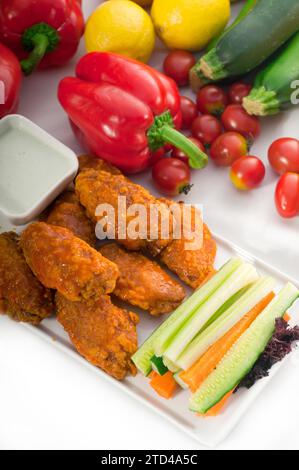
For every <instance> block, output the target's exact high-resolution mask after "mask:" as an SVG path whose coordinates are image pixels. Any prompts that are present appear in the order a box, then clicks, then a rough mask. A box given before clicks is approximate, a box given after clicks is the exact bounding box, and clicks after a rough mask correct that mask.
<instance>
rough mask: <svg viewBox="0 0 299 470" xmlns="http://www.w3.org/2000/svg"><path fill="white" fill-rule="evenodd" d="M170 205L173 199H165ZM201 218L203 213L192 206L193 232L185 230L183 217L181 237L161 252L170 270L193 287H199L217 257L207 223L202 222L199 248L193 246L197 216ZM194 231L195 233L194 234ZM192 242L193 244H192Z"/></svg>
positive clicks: (161, 256)
mask: <svg viewBox="0 0 299 470" xmlns="http://www.w3.org/2000/svg"><path fill="white" fill-rule="evenodd" d="M163 201H164V202H165V203H168V205H169V206H170V205H173V201H167V200H165V199H164V200H163ZM179 207H180V208H181V209H183V207H184V204H183V203H180V205H179ZM196 216H197V217H198V218H199V219H201V214H200V213H199V212H198V211H197V209H196V208H195V207H192V208H191V224H190V225H191V227H190V228H191V234H190V233H189V234H188V231H187V230H186V231H185V235H184V231H183V228H184V227H183V224H184V220H183V219H181V224H182V226H181V229H182V230H181V233H182V237H181V238H180V239H176V240H173V241H172V242H171V243H170V244H169V245H168V246H167V247H166V248H165V250H164V251H163V252H162V253H161V254H160V258H159V259H160V261H161V262H162V263H164V264H165V265H166V266H167V267H168V269H170V271H172V272H174V273H176V274H177V275H178V276H179V278H180V279H182V281H184V282H185V283H186V284H188V285H189V286H191V287H193V289H196V288H198V287H199V286H200V285H201V284H202V283H203V282H204V281H205V280H206V279H207V278H208V277H209V276H211V275H212V274H213V273H214V272H215V270H214V267H213V265H214V261H215V257H216V251H217V245H216V242H215V240H214V239H213V237H212V235H211V232H210V230H209V229H208V227H207V225H206V224H204V223H201V224H200V225H201V228H200V231H201V232H202V233H201V234H200V233H198V241H199V245H200V247H199V248H197V249H195V250H194V249H188V248H191V246H192V242H193V241H194V240H195V237H196V235H195V236H194V233H195V229H196V225H195V217H196ZM192 233H193V235H192ZM190 243H191V245H190Z"/></svg>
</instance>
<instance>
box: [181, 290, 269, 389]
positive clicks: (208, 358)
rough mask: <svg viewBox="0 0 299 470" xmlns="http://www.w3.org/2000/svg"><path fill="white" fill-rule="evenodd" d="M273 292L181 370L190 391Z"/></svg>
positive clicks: (240, 333) (203, 378)
mask: <svg viewBox="0 0 299 470" xmlns="http://www.w3.org/2000/svg"><path fill="white" fill-rule="evenodd" d="M274 296H275V294H274V293H273V292H271V293H270V294H268V295H267V296H266V297H265V298H264V299H262V300H261V301H260V302H259V303H258V304H257V305H256V306H255V307H253V309H252V310H251V311H250V312H248V313H247V314H246V315H244V317H243V318H241V320H240V321H239V322H238V323H237V324H236V325H235V326H234V327H233V328H231V329H230V330H229V331H228V332H227V333H226V334H225V335H224V336H223V337H222V338H220V339H219V340H218V341H217V342H216V343H214V344H213V345H212V346H211V347H210V348H209V349H208V350H207V351H206V352H205V353H204V354H203V356H201V357H200V358H199V359H198V361H197V362H195V364H193V365H192V366H191V367H190V368H189V369H187V370H186V371H184V372H181V374H180V377H181V378H182V380H183V381H184V382H185V383H186V384H187V385H189V387H190V389H191V391H192V392H195V391H196V390H197V389H198V387H199V386H200V385H201V384H202V382H203V381H204V380H205V379H206V378H207V377H208V376H209V375H210V373H211V372H212V371H213V370H214V369H215V368H216V367H217V365H218V364H219V362H220V361H221V359H222V358H223V356H225V354H226V353H227V352H228V351H229V350H230V348H231V347H232V346H233V344H234V343H235V342H236V341H237V340H238V339H239V338H240V336H241V335H242V334H243V333H244V332H245V331H246V330H247V328H249V326H250V325H251V323H252V322H253V321H254V320H255V319H256V317H257V316H258V315H259V314H260V313H261V312H262V311H263V310H264V309H265V308H266V306H267V305H268V304H269V303H270V302H271V300H272V299H273V298H274Z"/></svg>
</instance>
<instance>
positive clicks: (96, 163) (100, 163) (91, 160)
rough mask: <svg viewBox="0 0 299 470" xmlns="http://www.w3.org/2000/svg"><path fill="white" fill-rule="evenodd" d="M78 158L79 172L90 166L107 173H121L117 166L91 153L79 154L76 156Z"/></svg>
mask: <svg viewBox="0 0 299 470" xmlns="http://www.w3.org/2000/svg"><path fill="white" fill-rule="evenodd" d="M78 160H79V172H81V171H83V170H88V169H90V168H92V169H94V170H97V171H106V172H107V173H111V175H121V174H122V172H121V171H120V170H119V169H118V168H116V166H113V165H111V164H110V163H108V162H106V161H105V160H102V159H101V158H98V157H94V156H92V155H80V156H79V157H78Z"/></svg>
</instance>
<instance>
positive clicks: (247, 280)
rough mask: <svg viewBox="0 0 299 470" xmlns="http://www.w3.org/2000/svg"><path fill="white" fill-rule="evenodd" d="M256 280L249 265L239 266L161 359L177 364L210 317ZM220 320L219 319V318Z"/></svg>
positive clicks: (187, 323) (182, 329) (255, 273)
mask: <svg viewBox="0 0 299 470" xmlns="http://www.w3.org/2000/svg"><path fill="white" fill-rule="evenodd" d="M257 279H258V274H257V272H256V269H255V268H254V267H253V266H252V265H251V264H249V263H244V264H243V265H242V266H240V267H239V268H238V269H237V270H236V271H235V272H234V273H233V274H232V275H231V276H230V277H229V278H228V279H226V281H225V282H224V283H223V284H222V285H221V286H220V287H219V288H218V289H217V291H216V292H215V293H214V295H213V296H212V297H210V298H209V299H208V300H207V301H206V302H205V303H204V304H203V305H201V306H200V307H199V308H198V309H197V310H196V311H195V312H194V314H193V315H192V316H191V318H189V320H188V321H187V322H186V323H185V325H184V326H183V327H182V328H181V329H180V331H179V332H178V333H177V334H176V336H175V338H173V340H172V341H171V343H170V345H169V347H168V348H167V349H166V351H165V352H164V354H163V358H165V357H166V358H167V359H170V360H171V361H173V362H174V363H176V364H177V359H178V357H179V356H180V354H181V353H182V352H183V351H184V349H185V348H186V347H187V346H188V345H189V343H190V342H191V341H192V340H193V339H194V337H195V336H196V335H197V334H198V333H199V332H200V331H201V329H202V328H203V327H204V326H205V324H206V323H207V322H208V321H209V319H210V318H211V316H212V315H213V314H214V313H215V312H216V311H217V310H218V309H219V308H220V307H221V306H222V305H223V304H224V303H225V302H226V301H227V300H228V299H229V298H230V297H232V296H233V295H235V294H236V293H237V292H238V291H239V290H240V289H242V288H243V287H245V286H247V285H249V284H251V283H253V282H255V281H256V280H257ZM220 318H221V317H220Z"/></svg>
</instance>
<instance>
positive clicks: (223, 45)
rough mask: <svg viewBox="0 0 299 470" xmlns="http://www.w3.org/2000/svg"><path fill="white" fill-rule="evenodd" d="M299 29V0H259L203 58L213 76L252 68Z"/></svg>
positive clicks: (212, 77) (220, 76)
mask: <svg viewBox="0 0 299 470" xmlns="http://www.w3.org/2000/svg"><path fill="white" fill-rule="evenodd" d="M298 30H299V1H298V0H283V1H282V0H259V2H258V3H257V4H256V6H255V8H254V9H253V10H252V11H251V12H250V13H249V14H248V15H247V16H246V17H245V18H244V19H243V20H242V21H241V22H239V23H238V24H236V26H235V27H234V28H233V29H232V30H231V31H229V32H228V33H226V34H224V36H223V37H222V38H221V39H220V41H219V42H218V43H217V45H216V47H215V48H214V49H212V50H211V51H210V52H209V53H208V54H207V55H205V56H204V57H203V58H202V59H201V62H200V63H201V66H200V68H201V71H202V72H203V73H204V75H207V74H206V68H204V67H203V64H204V63H205V64H206V65H208V67H209V68H210V70H211V76H208V78H211V79H213V80H221V79H223V78H225V77H228V76H238V75H242V74H245V73H248V72H250V71H251V70H253V69H254V68H255V67H257V66H258V65H259V64H261V63H262V62H263V61H264V60H266V59H267V58H268V57H269V56H270V55H272V54H273V53H274V52H275V51H276V50H277V49H278V48H279V47H280V46H282V45H283V44H284V43H285V42H286V41H287V40H288V39H289V38H290V37H291V36H292V35H293V34H294V33H296V32H297V31H298Z"/></svg>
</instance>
